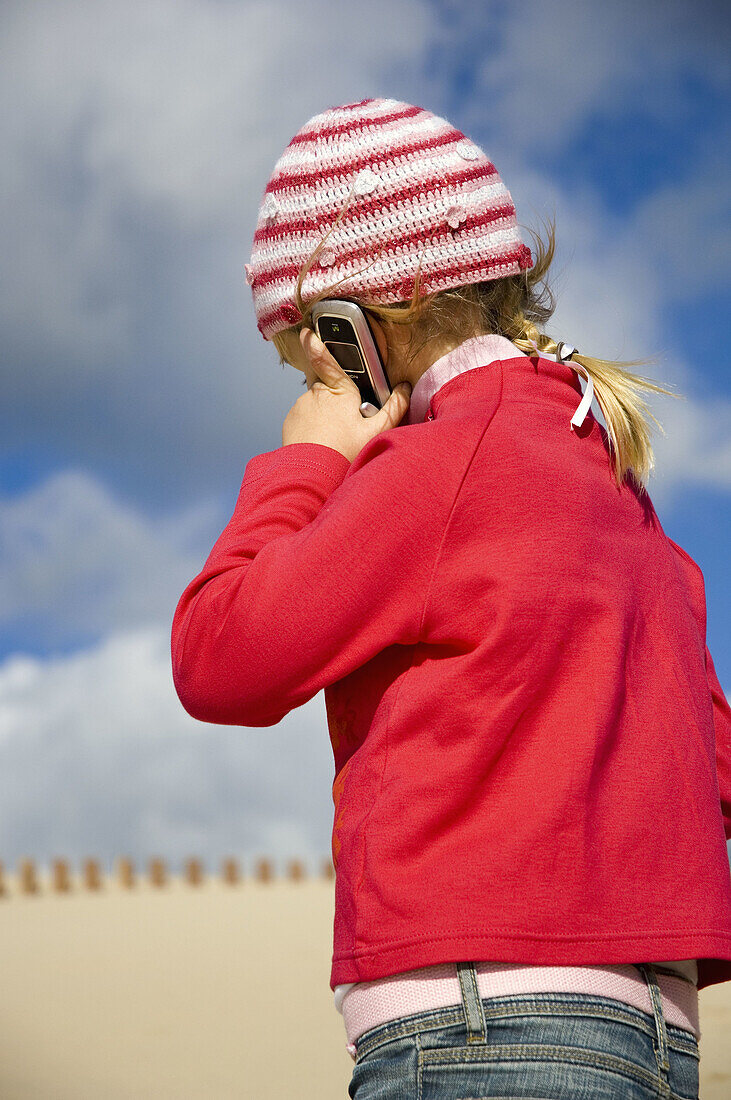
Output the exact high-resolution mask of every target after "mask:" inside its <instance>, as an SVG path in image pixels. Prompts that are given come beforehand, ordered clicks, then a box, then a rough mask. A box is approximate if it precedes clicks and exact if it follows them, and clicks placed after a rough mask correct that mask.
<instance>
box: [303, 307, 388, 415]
mask: <svg viewBox="0 0 731 1100" xmlns="http://www.w3.org/2000/svg"><path fill="white" fill-rule="evenodd" d="M312 323H313V325H314V327H315V332H316V333H317V335H318V336H319V338H320V339H321V340H322V342H323V344H324V345H325V347H326V348H327V350H328V351H329V352H330V354H331V355H332V357H333V359H335V361H336V362H337V363H339V364H340V366H341V367H342V368H343V370H344V371H345V373H346V374H347V375H348V377H349V378H352V379H353V381H354V382H355V384H356V385H357V387H358V389H359V390H360V395H361V405H362V404H363V403H364V402H365V403H367V404H368V405H370V406H372V407H373V408H374V410H375V411H378V409H382V408H383V406H384V405H385V404H386V402H387V401H388V399H389V397H390V395H391V392H392V391H391V384H390V382H389V381H388V375H387V374H386V368H385V366H384V364H383V361H382V359H381V353H380V351H379V350H378V344H377V343H376V338H375V336H374V335H373V331H372V329H371V326H370V324H369V321H368V317H367V316H366V314H365V313H364V311H363V310H362V309H361V308H360V306H358V305H356V303H355V302H349V301H347V300H346V299H344V298H331V299H326V300H325V301H322V302H316V303H315V305H314V306H313V307H312ZM361 411H362V412H364V413H365V415H368V413H369V410H368V409H363V408H361ZM371 415H373V413H371Z"/></svg>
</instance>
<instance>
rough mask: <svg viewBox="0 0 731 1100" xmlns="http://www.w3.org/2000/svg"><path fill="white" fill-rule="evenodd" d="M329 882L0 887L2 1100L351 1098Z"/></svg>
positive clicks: (716, 1035)
mask: <svg viewBox="0 0 731 1100" xmlns="http://www.w3.org/2000/svg"><path fill="white" fill-rule="evenodd" d="M333 903H334V886H333V883H332V881H328V880H327V879H324V878H323V879H321V880H317V879H312V880H304V881H300V882H298V881H290V880H287V879H274V880H273V881H271V882H268V883H260V882H256V881H253V880H243V881H242V882H241V883H239V884H238V885H235V886H231V885H227V884H224V883H223V882H220V881H218V880H214V879H212V878H211V879H207V880H205V881H204V882H203V884H202V885H200V886H191V885H189V884H187V883H185V882H184V881H183V880H182V879H180V878H171V879H170V880H169V884H168V885H167V886H165V887H163V888H156V887H153V886H152V885H150V884H149V882H147V881H145V880H142V879H140V880H138V882H137V884H136V885H135V886H134V888H132V889H123V888H122V887H121V886H119V885H118V884H117V882H116V881H115V880H113V879H107V878H105V879H103V880H102V888H101V890H99V891H94V892H90V891H88V890H84V889H82V888H81V887H80V886H78V885H76V884H74V886H73V888H72V890H71V892H70V893H68V894H54V893H51V892H50V891H49V889H48V887H47V886H46V885H45V884H44V883H43V881H42V882H41V890H40V892H39V893H38V894H37V895H31V896H27V895H24V894H21V893H20V892H19V889H18V884H17V881H16V880H15V879H14V878H12V877H9V878H8V879H7V880H6V893H5V895H4V896H3V897H2V898H0V927H1V928H2V935H0V967H1V968H2V975H3V987H4V996H3V998H2V1006H3V1007H2V1052H1V1056H0V1097H2V1100H130V1098H132V1097H135V1098H137V1100H143V1098H148V1097H149V1098H150V1100H152V1098H154V1100H198V1098H206V1100H234V1098H237V1100H238V1098H250V1097H251V1098H253V1097H257V1100H268V1098H270V1097H271V1098H272V1100H280V1098H283V1097H292V1098H293V1097H297V1098H298V1100H347V1088H348V1082H349V1081H350V1077H351V1073H352V1069H353V1062H352V1060H351V1058H350V1056H349V1054H348V1053H347V1051H346V1049H345V1030H344V1027H343V1022H342V1018H341V1017H340V1016H339V1015H338V1014H337V1013H336V1011H335V1008H334V1006H333V999H332V993H331V991H330V988H329V985H328V980H329V974H330V959H331V950H332V918H333ZM700 1006H701V1008H700V1018H701V1029H702V1036H701V1097H702V1100H728V1098H729V1096H731V1045H730V1044H729V1036H730V1035H731V983H725V984H724V985H720V986H713V987H711V988H709V989H708V990H703V991H701V994H700Z"/></svg>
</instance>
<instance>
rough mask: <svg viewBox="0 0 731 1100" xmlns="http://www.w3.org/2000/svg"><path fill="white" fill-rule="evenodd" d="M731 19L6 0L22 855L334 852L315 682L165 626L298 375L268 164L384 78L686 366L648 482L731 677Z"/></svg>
mask: <svg viewBox="0 0 731 1100" xmlns="http://www.w3.org/2000/svg"><path fill="white" fill-rule="evenodd" d="M336 14H337V18H336V17H335V16H336ZM729 22H730V21H729V17H728V15H727V14H725V13H724V11H723V6H722V5H719V4H716V3H710V2H708V3H702V2H701V3H699V2H696V3H692V4H691V3H689V2H682V3H680V2H673V0H666V2H664V3H660V2H650V3H644V4H642V5H633V4H631V3H628V2H625V0H619V2H615V3H613V4H611V5H604V4H599V3H576V2H573V3H569V2H567V0H558V2H557V3H555V4H550V5H548V4H540V3H537V2H528V3H511V4H507V3H503V2H499V3H498V2H486V3H482V4H471V3H461V2H458V3H428V2H426V0H388V2H387V0H372V2H371V3H369V4H368V5H362V4H354V3H351V2H349V0H339V3H338V4H337V5H336V4H335V3H334V0H330V2H323V0H320V2H314V3H305V2H302V0H300V2H298V3H294V2H290V0H271V2H268V3H266V4H264V3H259V2H257V3H253V2H239V0H215V2H214V0H186V2H185V3H182V4H181V3H179V2H176V0H146V2H144V3H142V2H140V0H134V2H128V3H121V2H116V3H111V2H108V0H99V2H97V3H95V4H94V5H89V4H88V3H85V2H83V0H78V2H73V0H54V2H51V0H35V2H34V3H33V4H31V5H28V4H23V3H19V2H10V3H6V4H5V5H3V10H2V14H0V29H2V35H0V43H1V44H0V59H1V60H2V65H0V83H1V84H2V91H3V101H4V102H5V103H6V104H7V105H9V107H10V109H9V110H6V111H5V112H4V113H3V116H4V117H3V119H2V121H0V127H1V128H2V130H3V139H4V141H3V147H4V149H5V150H6V151H7V152H6V156H5V158H4V165H3V169H2V180H3V187H2V198H1V200H0V241H1V243H2V249H3V256H4V257H5V261H6V262H5V272H6V274H5V278H4V280H3V285H2V288H0V325H2V332H3V348H4V370H3V377H4V381H5V392H4V398H5V399H4V401H3V403H2V407H1V408H0V418H1V419H0V428H1V431H0V441H1V442H0V564H1V566H2V568H0V589H1V590H2V596H3V599H2V600H0V608H1V609H2V610H0V753H1V754H2V767H1V768H0V775H1V776H2V778H1V779H0V826H1V827H2V835H3V838H4V839H3V846H4V851H3V853H2V856H3V858H4V859H5V860H6V861H7V862H9V863H12V862H13V861H14V860H15V859H17V858H18V857H19V856H21V855H33V856H35V857H36V858H38V859H40V860H46V859H48V858H50V857H51V856H52V855H56V854H63V855H66V856H69V857H70V858H72V859H77V858H81V857H82V856H83V855H86V854H95V855H98V856H99V857H100V858H102V859H103V860H105V861H107V862H109V861H110V860H111V859H112V858H114V857H116V856H117V855H118V854H130V855H132V857H133V858H136V859H143V858H147V857H148V856H149V855H151V854H163V855H165V856H167V857H169V858H170V859H171V861H172V862H173V863H175V862H176V861H179V860H180V859H182V857H184V856H185V855H188V854H198V855H201V856H202V857H203V858H204V859H208V860H210V861H212V860H218V859H219V858H220V857H222V856H223V855H226V854H236V855H239V856H240V858H242V860H244V862H246V861H247V860H249V859H252V858H254V857H255V856H256V855H258V854H267V855H273V856H274V857H275V859H282V860H283V859H285V858H290V857H294V856H299V857H300V858H303V859H304V860H305V861H310V862H313V861H314V860H316V859H319V858H320V857H321V856H322V855H328V854H329V851H330V828H331V813H332V802H331V794H330V787H331V783H332V778H333V775H332V770H333V769H332V756H331V752H330V747H329V743H328V739H327V727H326V720H325V710H324V701H323V698H322V696H318V697H317V698H315V699H313V700H311V701H310V703H308V704H307V705H306V706H305V707H303V708H301V709H300V710H298V711H296V712H294V713H292V714H290V715H288V716H287V718H286V719H285V720H284V721H283V722H282V723H281V724H280V725H279V726H278V727H275V728H271V729H267V730H266V731H261V730H241V729H237V728H232V729H227V728H223V727H213V726H208V725H205V724H201V723H197V722H195V721H194V720H193V719H191V718H190V717H189V716H188V715H187V714H186V713H185V712H184V711H183V710H182V707H181V706H180V703H179V701H178V700H177V697H176V695H175V693H174V689H173V685H172V679H171V675H170V667H169V631H170V622H171V619H172V614H173V611H174V609H175V605H176V603H177V600H178V598H179V595H180V593H181V592H182V590H183V588H184V587H185V585H186V584H187V583H188V581H189V580H190V579H192V577H193V576H194V575H195V574H196V573H197V572H198V570H199V569H200V567H201V566H202V564H203V561H204V560H205V557H206V556H207V553H208V551H209V549H210V547H211V546H212V545H213V542H214V541H215V539H216V538H217V536H218V534H219V533H220V531H221V530H222V528H223V526H224V525H225V523H226V522H227V520H228V518H229V516H230V514H231V511H232V509H233V505H234V502H235V499H236V494H237V492H238V488H239V485H240V482H241V478H242V476H243V471H244V468H245V465H246V463H247V461H248V460H249V458H251V457H252V456H253V455H254V454H258V453H260V452H262V451H268V450H272V449H274V448H276V447H278V446H279V445H280V444H281V425H282V421H283V419H284V417H285V416H286V413H287V411H288V409H289V408H290V407H291V405H292V404H293V403H294V401H296V400H297V398H298V397H299V396H300V393H301V387H300V380H299V376H298V375H296V374H295V372H294V371H291V370H283V369H282V368H281V367H280V365H279V362H278V358H277V355H276V353H275V351H274V349H273V347H272V346H271V345H268V344H266V343H265V342H264V341H263V340H262V339H261V337H260V335H259V333H258V332H257V330H256V326H255V321H254V315H253V309H252V305H251V298H250V292H249V288H248V287H247V286H246V284H245V282H244V263H245V262H247V261H248V259H249V255H250V250H251V240H252V236H253V232H254V227H255V223H256V212H257V207H258V203H259V199H260V197H261V193H262V191H263V188H264V186H265V184H266V181H267V178H268V176H269V174H270V172H271V170H272V168H273V165H274V163H275V161H276V160H277V158H278V157H279V155H280V153H281V152H282V150H283V149H284V147H285V145H286V144H287V143H288V141H289V140H290V138H291V137H292V135H293V134H294V133H295V132H296V131H297V130H298V129H299V128H300V127H301V126H302V124H303V123H304V122H305V121H306V120H307V119H308V118H309V117H311V116H312V115H313V114H315V113H317V112H319V111H321V110H323V109H324V108H325V107H328V106H334V105H336V104H338V103H344V102H352V101H355V100H358V99H362V98H365V97H367V96H381V95H383V96H391V97H394V98H396V99H401V100H405V101H407V102H411V103H417V104H419V105H421V106H424V107H426V108H428V109H429V110H432V111H434V112H435V113H437V114H440V115H444V116H446V117H448V118H449V119H450V120H451V121H452V122H453V123H454V124H455V125H457V126H459V127H460V128H461V129H462V130H464V131H465V133H467V134H468V135H469V136H470V137H471V138H473V139H474V140H475V141H477V142H478V143H479V144H480V145H482V146H483V148H485V150H486V151H487V152H488V154H489V155H490V156H491V158H492V159H493V161H494V162H495V164H496V165H497V167H498V170H499V171H500V174H501V176H502V178H503V179H504V180H505V182H506V185H507V187H508V188H509V190H510V192H511V194H512V197H513V200H514V201H515V204H516V207H517V210H518V219H519V222H520V223H521V225H522V226H525V227H528V226H532V227H533V228H534V229H536V230H538V231H541V230H542V222H543V221H545V219H547V218H551V217H555V219H556V232H557V239H558V250H557V257H556V260H555V262H554V274H553V277H552V284H553V286H554V290H555V292H556V295H557V299H558V307H557V310H556V313H555V314H554V317H553V318H552V319H551V321H550V323H549V324H548V325H547V326H546V328H547V331H548V332H550V333H551V334H552V335H555V336H556V337H557V338H559V339H565V340H568V341H569V342H571V343H573V344H575V345H576V346H577V347H579V348H580V349H581V350H586V351H587V352H589V353H591V354H596V355H598V356H602V357H606V358H621V359H641V358H642V357H650V356H658V359H657V361H656V362H653V363H651V364H648V366H647V368H646V369H645V370H643V369H642V368H638V369H639V370H640V372H641V373H645V374H646V375H648V376H650V377H652V378H655V379H656V380H657V381H658V382H660V384H662V385H670V386H671V387H672V388H675V390H676V391H677V392H680V393H682V394H683V395H684V400H682V401H678V400H673V399H671V398H658V399H653V400H652V401H651V407H652V409H653V412H654V413H655V415H656V416H657V417H658V419H659V420H660V422H661V423H662V425H663V427H664V428H665V431H666V433H667V434H666V435H665V436H662V435H659V434H656V435H655V437H654V445H655V455H656V469H655V472H654V474H653V477H652V478H651V480H650V484H649V489H650V495H651V497H652V499H653V503H654V505H655V508H656V510H657V512H658V515H659V517H660V520H661V523H662V525H663V527H664V528H665V530H666V532H667V534H668V535H669V536H670V537H671V538H673V539H674V540H675V541H677V542H679V543H680V545H681V546H683V547H684V548H685V549H686V550H687V551H688V553H690V554H691V556H692V557H693V558H695V560H696V561H697V562H698V564H699V565H700V566H701V568H702V570H703V573H704V576H705V581H706V597H707V605H708V628H707V637H708V642H709V646H710V648H711V652H712V653H713V656H714V661H715V665H716V669H717V671H718V674H719V677H720V679H721V683H722V684H723V685H724V687H725V688H726V691H727V694H728V693H729V689H731V597H730V596H729V590H728V584H727V582H726V578H727V574H728V564H727V563H728V560H729V556H730V555H731V524H729V518H730V517H731V503H730V499H731V437H730V434H729V424H730V417H729V411H730V410H731V393H730V389H731V382H730V380H729V355H728V351H727V346H726V333H727V331H728V326H729V309H728V299H729V279H728V274H727V256H728V255H729V252H730V251H731V248H730V246H731V241H730V239H729V238H730V237H731V230H730V226H731V218H730V217H729V213H730V211H729V202H730V200H729V195H730V194H731V187H730V186H729V184H730V182H731V181H730V179H729V147H730V143H729V129H728V123H727V122H726V119H727V118H728V117H729V99H730V85H731V69H730V67H729V64H728V60H727V43H728V31H729ZM344 25H347V26H348V28H349V32H350V33H349V35H348V40H349V42H350V44H351V48H350V50H349V51H344V50H343V49H342V46H341V32H342V27H343V26H344ZM523 236H524V240H525V241H526V243H528V244H530V243H531V240H530V236H529V234H528V233H527V232H524V233H523ZM595 411H596V407H595ZM273 758H275V759H278V760H281V761H283V762H284V765H283V768H282V769H280V770H278V777H277V784H276V787H273V786H272V779H271V760H272V759H273Z"/></svg>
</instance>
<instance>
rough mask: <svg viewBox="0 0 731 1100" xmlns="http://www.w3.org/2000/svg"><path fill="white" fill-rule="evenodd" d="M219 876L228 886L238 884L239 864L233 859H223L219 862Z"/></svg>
mask: <svg viewBox="0 0 731 1100" xmlns="http://www.w3.org/2000/svg"><path fill="white" fill-rule="evenodd" d="M221 878H222V879H223V881H224V882H225V883H227V885H229V886H236V885H237V884H238V882H239V865H238V863H237V862H236V860H235V859H230V858H229V859H224V861H223V863H222V864H221Z"/></svg>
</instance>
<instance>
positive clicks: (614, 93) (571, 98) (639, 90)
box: [460, 0, 731, 155]
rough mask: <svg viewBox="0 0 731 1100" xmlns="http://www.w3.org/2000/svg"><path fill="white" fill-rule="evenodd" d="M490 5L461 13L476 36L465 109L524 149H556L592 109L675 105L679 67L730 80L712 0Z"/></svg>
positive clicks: (652, 109) (648, 111)
mask: <svg viewBox="0 0 731 1100" xmlns="http://www.w3.org/2000/svg"><path fill="white" fill-rule="evenodd" d="M493 10H494V15H493V18H492V19H491V20H489V19H484V18H482V16H483V14H484V13H483V11H482V9H481V6H480V5H475V6H474V7H473V9H472V12H471V14H469V15H466V16H464V18H466V19H467V20H468V23H469V25H470V30H471V31H472V37H473V41H477V42H479V43H480V44H482V45H483V46H484V50H483V60H482V63H481V64H480V65H479V66H478V68H477V72H476V79H475V85H474V89H473V91H472V94H471V95H470V97H469V100H468V105H467V109H468V117H469V120H470V124H471V125H476V126H480V125H482V126H484V125H485V112H486V111H488V112H489V120H490V125H493V124H495V125H496V127H497V131H498V133H500V134H504V135H508V136H509V139H510V141H511V142H512V143H513V145H514V147H515V148H517V149H519V150H521V152H522V153H523V154H524V155H528V154H529V153H530V151H531V150H532V151H536V150H540V151H546V150H553V151H554V152H555V151H557V150H558V149H560V147H561V146H562V145H564V144H565V143H566V142H568V141H570V140H571V139H572V138H573V137H574V136H575V134H576V132H577V130H578V128H579V126H581V125H582V124H583V123H584V122H585V121H586V120H587V119H588V118H591V117H592V116H595V115H599V114H601V115H604V116H605V117H609V118H611V117H616V116H618V115H621V114H622V113H624V112H635V113H640V112H641V113H642V114H643V116H644V117H649V118H652V117H657V118H663V119H667V118H669V117H672V115H673V114H674V113H676V112H682V111H683V109H684V100H683V96H684V94H685V88H684V86H683V84H682V82H681V80H680V79H679V78H680V77H681V76H684V75H685V74H687V73H695V74H697V75H698V76H700V77H701V78H702V79H703V80H705V81H707V82H708V83H709V85H711V86H714V87H717V88H719V89H723V88H728V86H729V83H730V82H731V76H730V74H729V67H728V59H727V39H728V19H727V16H726V14H725V13H724V8H723V5H719V4H717V3H715V2H714V0H705V2H704V0H701V2H699V3H693V4H691V3H688V2H687V0H645V2H644V3H642V4H636V3H634V2H633V0H613V2H612V3H611V4H601V3H590V4H587V3H585V2H582V0H564V2H563V3H561V4H546V3H543V2H542V0H528V2H526V3H523V4H520V5H516V6H514V7H512V8H510V9H509V10H507V9H502V10H501V9H500V7H498V6H497V5H496V6H495V8H494V9H493ZM460 14H462V11H461V10H460ZM464 29H465V28H464V27H462V28H460V30H461V34H462V35H463V34H464Z"/></svg>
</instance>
